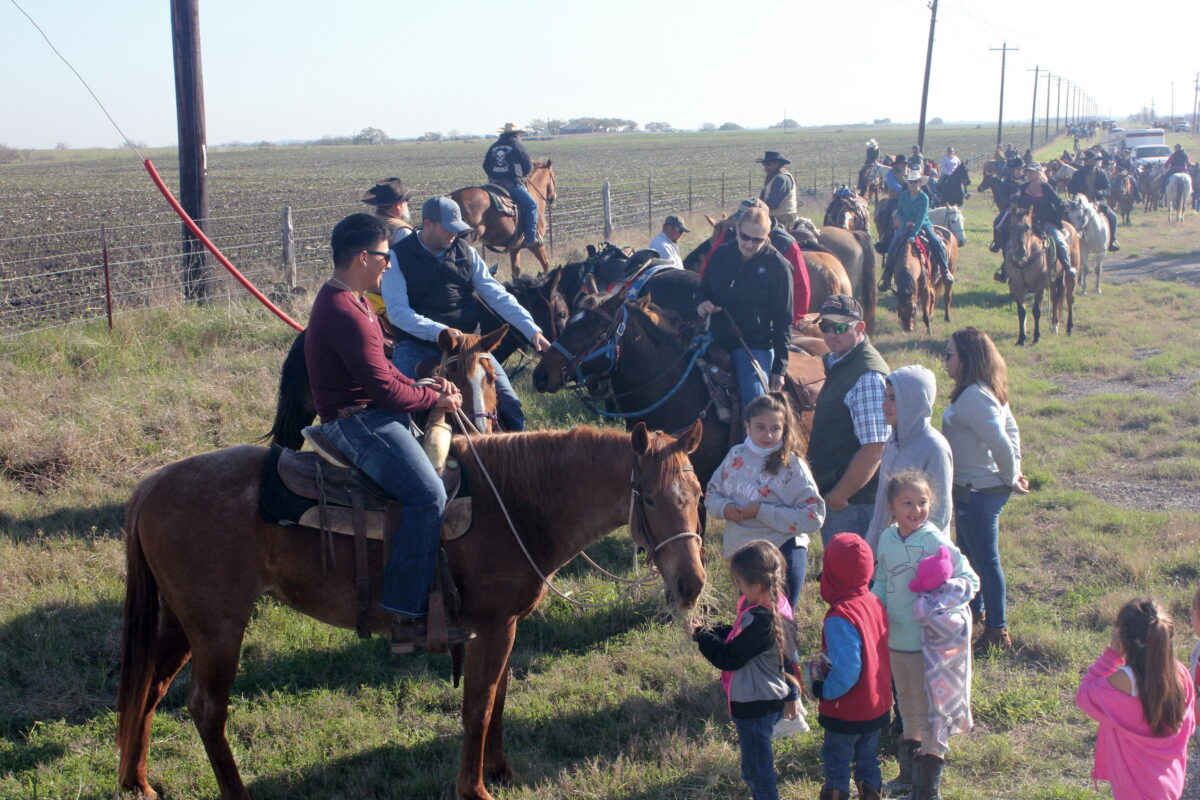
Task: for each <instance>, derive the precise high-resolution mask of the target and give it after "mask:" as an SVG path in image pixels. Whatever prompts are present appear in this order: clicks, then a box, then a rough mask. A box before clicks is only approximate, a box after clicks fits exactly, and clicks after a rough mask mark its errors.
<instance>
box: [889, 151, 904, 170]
mask: <svg viewBox="0 0 1200 800" xmlns="http://www.w3.org/2000/svg"><path fill="white" fill-rule="evenodd" d="M907 163H908V158H906V157H905V155H904V153H901V154H900V155H898V156H896V160H895V161H893V162H892V169H895V168H896V167H902V166H904V165H905V164H907Z"/></svg>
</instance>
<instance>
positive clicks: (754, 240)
mask: <svg viewBox="0 0 1200 800" xmlns="http://www.w3.org/2000/svg"><path fill="white" fill-rule="evenodd" d="M738 238H739V239H741V240H742V241H743V242H745V243H746V244H762V243H763V242H765V241H766V240H767V237H765V236H747V235H746V234H744V233H742V232H741V231H738Z"/></svg>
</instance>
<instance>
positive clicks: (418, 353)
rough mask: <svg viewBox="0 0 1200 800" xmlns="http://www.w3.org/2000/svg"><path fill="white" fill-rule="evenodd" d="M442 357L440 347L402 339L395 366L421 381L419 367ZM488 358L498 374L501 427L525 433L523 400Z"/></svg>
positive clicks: (397, 345)
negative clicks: (418, 375)
mask: <svg viewBox="0 0 1200 800" xmlns="http://www.w3.org/2000/svg"><path fill="white" fill-rule="evenodd" d="M441 357H442V350H441V348H440V347H438V346H437V345H436V344H434V343H433V342H419V341H417V340H416V339H398V340H397V341H396V345H395V347H394V348H393V349H392V363H393V364H395V365H396V369H398V370H400V372H402V373H403V374H405V375H407V376H408V377H410V378H416V377H417V364H420V363H421V362H422V361H424V360H425V359H427V358H441ZM487 357H488V358H491V359H492V366H493V367H494V368H495V370H496V414H497V416H499V417H500V424H501V425H502V426H503V427H504V430H506V431H508V432H510V433H515V432H516V431H523V430H525V409H523V408H522V407H521V398H519V397H517V393H516V391H515V390H514V389H513V387H512V383H511V382H510V381H509V379H508V374H507V373H506V372H505V371H504V367H502V366H501V365H500V362H499V361H497V360H496V359H494V358H492V355H491V353H488V355H487ZM464 413H465V412H464Z"/></svg>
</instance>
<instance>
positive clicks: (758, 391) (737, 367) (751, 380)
mask: <svg viewBox="0 0 1200 800" xmlns="http://www.w3.org/2000/svg"><path fill="white" fill-rule="evenodd" d="M751 356H753V357H754V360H755V361H757V362H758V365H759V366H760V367H762V371H763V372H764V373H765V374H766V375H767V377H768V379H769V378H770V372H771V362H772V360H773V358H774V353H772V351H770V350H750V351H746V350H744V349H743V348H741V347H739V348H737V349H736V350H732V351H730V353H729V357H730V358H732V359H733V377H734V378H735V379H736V380H737V387H738V394H740V395H741V396H742V418H743V420H745V416H746V406H748V405H750V401H751V400H753V399H754V398H756V397H761V396H763V395H764V394H766V393H767V387H765V386H763V385H762V381H760V380H759V379H758V373H757V372H756V371H755V370H754V367H753V366H752V365H751V363H750V358H751Z"/></svg>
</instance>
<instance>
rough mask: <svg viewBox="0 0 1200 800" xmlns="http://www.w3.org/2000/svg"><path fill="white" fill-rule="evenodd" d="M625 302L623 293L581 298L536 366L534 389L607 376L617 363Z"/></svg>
mask: <svg viewBox="0 0 1200 800" xmlns="http://www.w3.org/2000/svg"><path fill="white" fill-rule="evenodd" d="M624 303H625V298H624V297H622V296H621V295H619V294H618V295H603V294H593V295H587V296H586V297H584V298H583V299H582V300H580V301H579V304H578V305H577V306H576V311H575V314H574V315H573V316H572V317H571V318H570V319H568V320H567V325H566V327H565V328H563V329H562V331H561V332H560V333H559V334H558V337H557V338H556V339H555V340H554V343H553V344H552V345H551V347H550V349H549V350H547V351H546V352H545V353H543V354H542V358H541V360H540V361H539V362H538V365H537V367H535V368H534V370H533V386H534V388H535V389H537V390H538V391H539V392H551V393H553V392H557V391H558V390H559V389H562V388H563V387H564V386H566V385H567V384H568V383H571V382H574V383H577V384H582V383H587V382H588V381H592V380H598V379H600V378H601V377H603V376H605V375H607V374H608V373H609V372H610V371H611V370H612V368H613V367H614V366H615V364H616V360H617V349H616V348H617V342H618V340H619V339H620V337H621V334H623V333H624V332H625V325H624V321H625V318H626V316H627V315H626V314H625V313H624Z"/></svg>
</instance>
